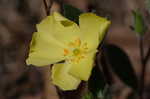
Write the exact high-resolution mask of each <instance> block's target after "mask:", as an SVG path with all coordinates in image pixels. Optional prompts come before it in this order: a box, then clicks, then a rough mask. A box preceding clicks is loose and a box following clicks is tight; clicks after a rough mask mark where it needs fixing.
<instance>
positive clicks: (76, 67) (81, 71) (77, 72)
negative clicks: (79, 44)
mask: <svg viewBox="0 0 150 99" xmlns="http://www.w3.org/2000/svg"><path fill="white" fill-rule="evenodd" d="M95 53H96V51H95V52H91V53H88V54H87V55H86V56H85V57H84V58H83V59H81V60H80V61H79V63H73V62H72V63H71V68H70V70H69V73H70V74H71V75H72V76H75V77H77V78H79V79H81V80H84V81H87V80H88V79H89V77H90V75H91V71H92V68H93V64H94V58H95Z"/></svg>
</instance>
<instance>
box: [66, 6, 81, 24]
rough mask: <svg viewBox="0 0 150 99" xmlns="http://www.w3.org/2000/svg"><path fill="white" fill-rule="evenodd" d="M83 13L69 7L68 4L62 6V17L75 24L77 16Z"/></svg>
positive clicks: (77, 21)
mask: <svg viewBox="0 0 150 99" xmlns="http://www.w3.org/2000/svg"><path fill="white" fill-rule="evenodd" d="M81 13H83V12H82V11H81V10H80V9H77V8H75V7H73V6H71V5H68V4H64V5H63V15H64V16H65V17H66V18H68V19H70V20H72V21H74V22H76V23H79V15H80V14H81Z"/></svg>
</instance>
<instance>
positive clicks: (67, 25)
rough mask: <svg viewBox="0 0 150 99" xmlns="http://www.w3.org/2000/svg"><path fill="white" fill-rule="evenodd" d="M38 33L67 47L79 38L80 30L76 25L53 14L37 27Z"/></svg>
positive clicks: (55, 13)
mask: <svg viewBox="0 0 150 99" xmlns="http://www.w3.org/2000/svg"><path fill="white" fill-rule="evenodd" d="M37 30H38V32H40V33H46V35H47V34H48V35H51V36H52V37H53V38H55V39H56V40H58V41H59V42H61V43H64V44H65V45H67V44H68V43H69V42H71V41H74V40H75V39H77V38H80V29H79V27H78V25H77V24H76V23H74V22H73V21H70V20H68V19H66V18H65V17H63V16H62V15H61V14H59V13H57V12H54V13H53V14H52V15H51V16H48V17H46V18H45V19H44V20H43V21H42V22H41V23H40V24H38V25H37Z"/></svg>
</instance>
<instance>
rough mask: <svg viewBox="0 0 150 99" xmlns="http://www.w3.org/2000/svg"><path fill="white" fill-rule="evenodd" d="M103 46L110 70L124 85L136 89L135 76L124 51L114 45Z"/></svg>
mask: <svg viewBox="0 0 150 99" xmlns="http://www.w3.org/2000/svg"><path fill="white" fill-rule="evenodd" d="M104 47H105V48H104V50H105V54H106V55H107V59H108V62H109V64H110V66H111V67H112V70H113V71H114V72H115V73H116V75H117V76H118V77H119V78H120V79H121V80H122V81H123V82H124V83H125V84H126V85H128V86H130V87H131V88H133V89H137V77H136V74H135V72H134V70H133V68H132V65H131V63H130V60H129V58H128V56H127V55H126V53H125V52H124V51H123V50H122V49H121V48H119V47H117V46H114V45H106V46H104Z"/></svg>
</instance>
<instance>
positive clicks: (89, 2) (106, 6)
mask: <svg viewBox="0 0 150 99" xmlns="http://www.w3.org/2000/svg"><path fill="white" fill-rule="evenodd" d="M58 2H64V3H68V4H71V5H73V6H75V7H77V8H80V9H81V10H83V11H85V12H86V11H89V8H91V7H92V8H95V11H96V13H97V14H98V15H100V16H108V17H109V18H110V19H111V21H112V25H111V27H110V29H109V31H108V35H107V37H106V42H107V43H110V44H115V45H118V46H119V47H121V48H122V49H124V50H125V52H126V53H127V54H128V56H129V58H130V59H131V61H132V64H133V66H134V70H135V71H136V75H137V76H138V75H139V74H140V72H141V62H140V54H139V45H138V43H139V42H138V40H137V35H136V34H135V33H134V32H133V31H132V30H131V29H130V28H129V26H131V25H132V24H133V16H132V11H133V10H135V9H137V8H139V9H140V11H141V12H143V15H145V16H147V14H146V13H145V1H144V0H64V1H61V0H56V2H55V0H54V2H53V4H52V5H51V1H50V0H47V3H48V4H49V5H51V12H53V11H60V5H59V3H58ZM45 16H46V13H45V10H44V4H43V0H0V99H62V98H61V97H59V96H58V94H57V92H56V88H55V87H54V86H53V85H52V84H51V81H50V66H45V67H44V68H37V67H34V66H26V64H25V59H26V58H27V54H28V49H29V43H30V40H31V38H32V33H33V32H34V31H36V28H35V24H37V23H39V22H40V21H41V20H42V19H43V18H44V17H45ZM148 18H149V19H147V21H148V26H149V22H150V21H149V20H150V17H148ZM149 46H150V33H149V31H148V33H147V34H146V35H145V36H144V50H145V52H146V51H147V50H148V47H149ZM149 75H150V62H148V66H147V69H146V78H145V81H146V86H147V87H146V88H147V89H146V90H147V92H150V77H149ZM113 79H114V85H116V88H115V89H116V90H117V92H118V93H117V94H116V95H114V99H126V96H127V95H128V93H129V92H130V88H128V87H127V86H125V85H124V84H123V83H122V82H121V81H120V80H119V79H118V78H117V77H116V76H115V74H114V78H113ZM75 94H76V95H77V94H79V92H75ZM147 95H149V94H147ZM147 97H149V98H146V99H150V96H147ZM68 99H70V98H68ZM73 99H79V98H75V97H74V98H73Z"/></svg>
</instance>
